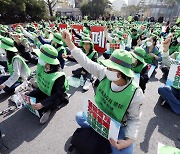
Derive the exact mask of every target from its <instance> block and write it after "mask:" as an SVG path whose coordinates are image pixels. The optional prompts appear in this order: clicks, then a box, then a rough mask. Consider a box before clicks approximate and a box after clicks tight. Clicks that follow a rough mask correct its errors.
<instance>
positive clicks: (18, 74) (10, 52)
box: [0, 37, 31, 93]
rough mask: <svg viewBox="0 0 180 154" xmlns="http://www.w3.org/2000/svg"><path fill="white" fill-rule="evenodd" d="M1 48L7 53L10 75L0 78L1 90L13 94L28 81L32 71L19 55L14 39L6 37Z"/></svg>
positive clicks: (0, 45)
mask: <svg viewBox="0 0 180 154" xmlns="http://www.w3.org/2000/svg"><path fill="white" fill-rule="evenodd" d="M0 48H2V49H4V50H5V52H6V57H7V67H8V71H9V74H10V75H4V76H1V77H0V90H1V93H3V92H6V93H12V92H14V90H15V88H16V87H17V86H19V85H20V84H21V83H22V80H27V78H28V76H29V75H30V73H31V71H30V68H29V67H28V65H27V64H26V62H25V60H24V58H22V57H21V56H20V55H19V54H18V50H17V48H16V47H15V46H14V41H13V40H12V39H10V38H7V37H4V38H3V39H2V40H1V43H0Z"/></svg>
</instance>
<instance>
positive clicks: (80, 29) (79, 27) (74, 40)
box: [72, 25, 83, 46]
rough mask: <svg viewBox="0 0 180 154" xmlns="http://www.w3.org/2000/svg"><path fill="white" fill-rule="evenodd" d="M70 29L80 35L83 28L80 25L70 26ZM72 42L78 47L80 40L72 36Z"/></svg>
mask: <svg viewBox="0 0 180 154" xmlns="http://www.w3.org/2000/svg"><path fill="white" fill-rule="evenodd" d="M72 29H74V30H75V32H76V33H77V34H80V33H81V32H82V31H83V26H82V25H72ZM72 40H73V42H74V44H75V45H76V46H79V43H80V40H79V39H78V38H77V37H75V35H74V34H72Z"/></svg>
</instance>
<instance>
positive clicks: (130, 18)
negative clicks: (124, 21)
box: [128, 14, 133, 23]
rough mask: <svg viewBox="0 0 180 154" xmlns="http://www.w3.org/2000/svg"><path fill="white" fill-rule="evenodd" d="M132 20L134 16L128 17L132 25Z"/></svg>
mask: <svg viewBox="0 0 180 154" xmlns="http://www.w3.org/2000/svg"><path fill="white" fill-rule="evenodd" d="M132 20H133V17H132V15H131V14H130V16H129V17H128V21H129V22H130V23H131V22H132Z"/></svg>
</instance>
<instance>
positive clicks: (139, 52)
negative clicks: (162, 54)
mask: <svg viewBox="0 0 180 154" xmlns="http://www.w3.org/2000/svg"><path fill="white" fill-rule="evenodd" d="M130 53H131V54H132V56H133V57H134V58H136V59H138V60H139V61H140V62H142V63H145V61H144V56H145V55H146V51H145V50H144V49H143V48H141V47H136V48H135V49H134V51H133V52H130Z"/></svg>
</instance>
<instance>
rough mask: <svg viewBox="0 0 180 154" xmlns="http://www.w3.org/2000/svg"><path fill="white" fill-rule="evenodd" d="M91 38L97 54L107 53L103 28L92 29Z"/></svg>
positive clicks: (94, 27)
mask: <svg viewBox="0 0 180 154" xmlns="http://www.w3.org/2000/svg"><path fill="white" fill-rule="evenodd" d="M91 38H92V42H93V43H94V48H95V50H96V51H97V52H105V50H106V39H105V34H104V27H103V26H92V27H91Z"/></svg>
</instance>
